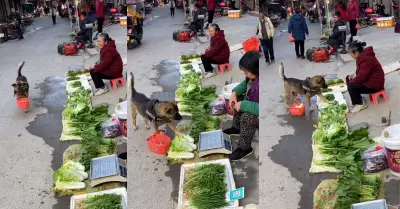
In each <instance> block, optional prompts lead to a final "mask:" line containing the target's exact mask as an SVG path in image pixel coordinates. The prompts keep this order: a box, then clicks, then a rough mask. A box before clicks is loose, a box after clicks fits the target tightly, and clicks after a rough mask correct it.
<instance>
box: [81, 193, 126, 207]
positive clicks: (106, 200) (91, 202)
mask: <svg viewBox="0 0 400 209" xmlns="http://www.w3.org/2000/svg"><path fill="white" fill-rule="evenodd" d="M84 205H85V207H84V209H123V207H122V196H121V195H119V194H102V195H94V196H89V197H88V198H87V199H86V200H85V203H84Z"/></svg>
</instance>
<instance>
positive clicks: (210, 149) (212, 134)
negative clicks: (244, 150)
mask: <svg viewBox="0 0 400 209" xmlns="http://www.w3.org/2000/svg"><path fill="white" fill-rule="evenodd" d="M227 138H228V137H225V134H224V133H223V132H222V130H216V131H209V132H202V133H200V138H199V157H204V156H206V155H210V154H226V155H229V154H231V153H232V143H231V141H230V140H229V139H227Z"/></svg>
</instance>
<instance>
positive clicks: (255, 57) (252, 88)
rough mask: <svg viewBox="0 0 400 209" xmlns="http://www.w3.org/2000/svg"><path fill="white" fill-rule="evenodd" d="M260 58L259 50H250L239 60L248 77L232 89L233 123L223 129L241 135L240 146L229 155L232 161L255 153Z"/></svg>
mask: <svg viewBox="0 0 400 209" xmlns="http://www.w3.org/2000/svg"><path fill="white" fill-rule="evenodd" d="M259 59H260V54H259V53H258V52H257V51H249V52H246V54H244V55H243V57H242V58H241V59H240V61H239V67H240V69H241V70H242V71H243V72H244V74H245V75H246V78H245V79H244V80H243V81H242V82H241V83H240V84H239V85H237V86H236V87H235V88H234V89H233V90H232V95H231V97H230V99H229V105H230V106H229V108H230V109H233V111H234V115H233V124H232V127H231V128H228V129H225V130H224V131H223V132H224V133H225V134H227V135H239V136H240V138H239V142H238V148H237V149H236V150H234V151H233V152H232V154H230V155H229V159H230V160H231V161H237V160H240V159H243V158H244V157H246V156H248V155H250V154H251V153H253V148H252V147H251V142H252V141H253V139H254V135H255V133H256V130H257V129H258V127H259V120H258V116H259V67H260V61H259Z"/></svg>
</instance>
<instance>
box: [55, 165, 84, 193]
mask: <svg viewBox="0 0 400 209" xmlns="http://www.w3.org/2000/svg"><path fill="white" fill-rule="evenodd" d="M53 178H54V183H55V188H54V190H55V191H56V192H58V193H60V194H64V195H67V194H72V190H79V189H84V188H85V187H86V184H85V183H84V182H83V181H84V180H85V179H87V178H88V174H87V173H86V172H85V167H84V166H83V165H82V164H80V163H79V162H75V161H67V162H66V163H64V165H62V167H61V168H60V169H58V170H56V171H55V172H54V177H53Z"/></svg>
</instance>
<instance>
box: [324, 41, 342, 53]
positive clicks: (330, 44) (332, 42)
mask: <svg viewBox="0 0 400 209" xmlns="http://www.w3.org/2000/svg"><path fill="white" fill-rule="evenodd" d="M326 43H327V44H328V45H329V46H331V47H333V48H334V49H335V50H337V49H338V48H339V47H340V45H342V44H343V41H342V39H328V40H327V41H326Z"/></svg>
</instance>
